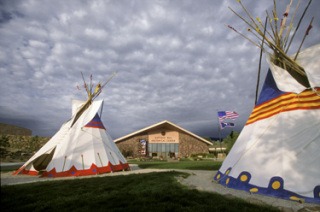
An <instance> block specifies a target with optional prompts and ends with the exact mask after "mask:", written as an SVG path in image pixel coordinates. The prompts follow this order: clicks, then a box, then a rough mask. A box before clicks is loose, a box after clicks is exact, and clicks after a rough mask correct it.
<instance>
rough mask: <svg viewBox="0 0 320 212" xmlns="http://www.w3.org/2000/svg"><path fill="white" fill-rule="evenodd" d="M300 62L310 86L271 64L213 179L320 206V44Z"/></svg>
mask: <svg viewBox="0 0 320 212" xmlns="http://www.w3.org/2000/svg"><path fill="white" fill-rule="evenodd" d="M297 63H298V64H299V65H301V66H302V67H303V68H304V71H305V72H306V76H307V79H308V82H309V84H310V87H304V86H302V85H301V84H300V83H297V81H296V79H294V78H293V77H292V76H291V75H290V74H288V72H287V71H285V70H283V69H281V68H280V67H278V66H276V65H274V64H273V63H272V62H270V61H269V65H270V70H269V71H268V73H267V76H266V79H265V82H264V85H263V88H262V90H261V92H260V96H259V100H258V102H257V104H256V105H255V107H254V109H253V111H252V113H251V115H250V116H249V119H248V120H247V122H246V125H245V127H244V128H243V130H242V132H241V133H240V135H239V137H238V139H237V141H236V142H235V144H234V146H233V148H232V149H231V151H230V153H229V154H228V156H227V158H226V159H225V161H224V162H223V164H222V166H221V168H220V170H219V171H218V172H217V174H216V175H215V176H214V180H216V181H217V182H219V183H220V184H222V185H224V186H226V187H230V188H234V189H240V190H245V191H248V192H251V193H258V194H264V195H270V196H276V197H280V198H284V199H290V200H296V201H302V202H303V201H306V202H313V203H314V202H316V203H320V45H316V46H313V47H311V48H309V49H306V50H305V51H303V52H301V53H300V55H299V57H298V60H297Z"/></svg>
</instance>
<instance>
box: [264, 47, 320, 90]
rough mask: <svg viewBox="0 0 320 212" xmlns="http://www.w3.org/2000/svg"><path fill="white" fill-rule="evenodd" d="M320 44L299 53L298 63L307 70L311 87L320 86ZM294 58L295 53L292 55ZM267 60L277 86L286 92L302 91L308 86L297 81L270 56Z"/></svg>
mask: <svg viewBox="0 0 320 212" xmlns="http://www.w3.org/2000/svg"><path fill="white" fill-rule="evenodd" d="M319 55H320V44H318V45H315V46H312V47H310V48H308V49H306V50H304V51H302V52H300V53H299V56H298V58H297V63H298V64H299V65H300V66H301V67H303V69H304V70H305V72H306V74H307V77H308V80H309V83H310V85H311V88H314V87H319V86H320V71H319V70H320V61H319ZM291 57H292V58H294V55H292V56H291ZM267 62H268V64H269V67H270V70H271V71H272V74H273V77H274V79H275V81H276V84H277V87H278V88H279V89H280V90H282V91H286V92H294V93H301V92H302V91H304V90H305V89H306V88H305V87H304V86H302V85H301V84H300V83H299V82H297V81H296V80H295V79H294V78H293V77H292V76H291V75H290V74H289V73H288V72H287V71H285V70H284V69H282V68H280V67H278V66H276V65H274V64H273V63H271V62H270V57H269V56H267Z"/></svg>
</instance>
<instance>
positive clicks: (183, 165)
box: [129, 159, 222, 170]
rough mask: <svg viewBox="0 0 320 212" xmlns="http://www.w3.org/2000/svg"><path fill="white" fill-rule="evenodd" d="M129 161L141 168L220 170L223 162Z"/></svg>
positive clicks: (186, 160)
mask: <svg viewBox="0 0 320 212" xmlns="http://www.w3.org/2000/svg"><path fill="white" fill-rule="evenodd" d="M129 163H134V164H138V166H139V167H140V168H143V169H145V168H154V169H190V170H218V169H219V168H220V166H221V164H222V162H221V161H213V160H199V161H194V160H188V159H185V160H180V161H178V162H166V161H137V160H131V161H129Z"/></svg>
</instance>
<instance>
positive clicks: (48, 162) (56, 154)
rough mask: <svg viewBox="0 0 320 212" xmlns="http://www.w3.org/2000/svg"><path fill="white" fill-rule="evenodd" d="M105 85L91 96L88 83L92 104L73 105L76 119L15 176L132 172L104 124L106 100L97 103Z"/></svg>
mask: <svg viewBox="0 0 320 212" xmlns="http://www.w3.org/2000/svg"><path fill="white" fill-rule="evenodd" d="M105 84H106V83H105ZM105 84H104V85H105ZM104 85H103V86H101V85H100V84H98V85H97V86H96V89H95V91H94V92H91V90H92V87H93V86H92V83H90V87H89V88H88V86H87V84H86V83H85V88H86V90H87V93H88V97H89V98H88V100H87V101H86V102H83V101H77V100H74V101H73V103H72V118H71V119H70V120H69V121H68V122H66V123H64V124H63V125H62V127H61V128H60V130H59V131H58V132H57V133H56V134H55V135H54V136H53V137H52V138H51V139H50V140H49V141H48V142H47V143H46V144H45V145H44V146H43V147H42V148H41V149H40V150H39V151H38V152H37V153H36V154H35V155H33V156H32V157H31V158H30V159H29V160H28V161H27V162H26V163H25V164H24V165H23V166H22V167H21V168H20V169H18V170H17V171H16V172H15V173H14V175H17V174H28V175H41V176H43V177H66V176H85V175H96V174H102V173H108V172H114V171H122V170H129V165H128V163H127V161H126V159H125V158H124V157H123V155H122V154H121V152H120V151H119V149H118V147H117V146H116V145H115V143H114V142H113V140H112V138H111V137H110V135H109V134H108V133H107V130H106V128H105V126H104V125H103V123H102V122H101V119H100V117H101V113H102V105H103V100H98V101H93V99H95V97H97V96H98V95H99V94H100V92H101V89H102V88H103V87H104Z"/></svg>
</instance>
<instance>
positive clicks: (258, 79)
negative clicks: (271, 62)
mask: <svg viewBox="0 0 320 212" xmlns="http://www.w3.org/2000/svg"><path fill="white" fill-rule="evenodd" d="M267 23H268V17H266V21H265V23H264V31H263V35H264V36H263V37H262V43H261V48H260V58H259V69H258V77H257V86H256V98H255V101H254V104H255V105H256V104H257V101H258V92H259V84H260V73H261V60H262V52H263V43H264V38H265V34H266V29H267Z"/></svg>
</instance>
